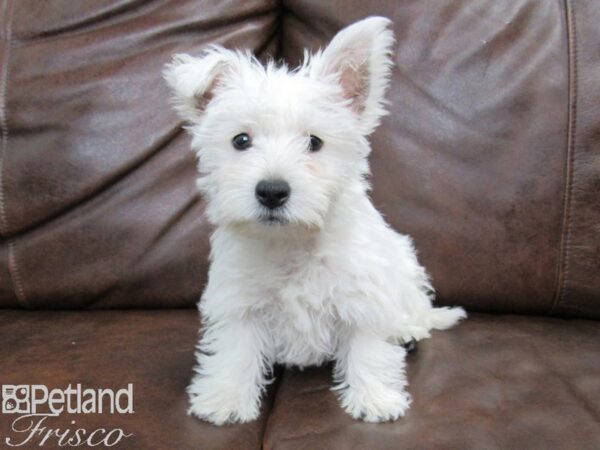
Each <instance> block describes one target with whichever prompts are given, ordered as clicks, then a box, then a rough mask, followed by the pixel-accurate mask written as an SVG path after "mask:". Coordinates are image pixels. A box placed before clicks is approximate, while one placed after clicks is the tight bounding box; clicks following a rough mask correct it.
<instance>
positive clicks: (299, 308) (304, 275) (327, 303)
mask: <svg viewBox="0 0 600 450" xmlns="http://www.w3.org/2000/svg"><path fill="white" fill-rule="evenodd" d="M288 269H290V268H288ZM274 288H275V289H274V290H273V291H272V293H273V295H272V298H271V301H270V302H269V304H268V305H267V306H266V311H265V312H266V317H268V326H269V329H270V332H271V335H272V336H273V342H274V345H275V346H276V354H277V359H278V360H279V362H281V363H284V364H293V365H300V366H304V365H314V364H320V363H321V362H323V361H324V360H326V359H328V358H329V357H330V356H331V354H333V352H334V351H335V347H336V345H337V334H338V327H337V322H338V317H337V313H336V308H335V295H334V292H335V283H334V281H333V280H332V278H331V274H330V273H329V271H328V269H327V267H325V266H324V265H323V264H319V263H314V262H313V263H312V264H311V265H309V266H303V267H302V268H299V267H295V268H294V267H291V269H290V270H288V271H287V272H285V273H282V274H281V276H280V277H279V279H278V281H277V283H276V286H274Z"/></svg>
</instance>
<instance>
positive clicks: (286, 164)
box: [165, 17, 465, 424]
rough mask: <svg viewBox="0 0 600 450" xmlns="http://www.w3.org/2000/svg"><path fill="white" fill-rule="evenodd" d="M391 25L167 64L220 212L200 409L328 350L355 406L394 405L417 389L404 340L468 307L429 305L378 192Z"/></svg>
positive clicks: (355, 410) (226, 409)
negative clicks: (300, 47) (375, 140)
mask: <svg viewBox="0 0 600 450" xmlns="http://www.w3.org/2000/svg"><path fill="white" fill-rule="evenodd" d="M389 25H390V21H389V20H388V19H385V18H381V17H372V18H368V19H365V20H362V21H360V22H357V23H355V24H353V25H351V26H349V27H348V28H346V29H344V30H342V31H341V32H340V33H339V34H338V35H337V36H335V38H334V39H333V41H332V42H331V44H330V45H329V46H328V47H327V48H326V49H325V50H323V51H322V52H319V53H317V54H314V55H308V54H306V55H305V61H304V64H303V65H302V66H301V67H300V68H298V69H296V70H288V69H287V68H286V67H281V66H278V65H276V64H274V63H269V64H268V65H267V66H266V67H264V66H262V65H261V64H260V63H259V62H258V61H257V60H256V59H255V58H254V57H252V56H251V55H250V54H249V53H247V52H246V53H242V52H234V51H231V50H226V49H224V48H222V47H218V46H212V47H210V48H208V49H206V50H205V51H204V53H203V54H202V55H201V56H200V57H191V56H188V55H176V56H175V57H174V60H173V62H172V63H171V64H169V65H168V66H167V68H166V70H165V78H166V80H167V82H168V84H169V85H170V87H171V88H172V90H173V92H174V97H175V103H176V108H177V110H178V112H179V113H180V114H181V115H182V117H183V118H184V119H185V120H186V121H187V122H188V123H189V127H188V131H189V132H190V133H191V135H192V137H193V140H192V149H193V150H194V151H195V152H196V153H197V155H198V158H199V164H198V168H199V171H200V177H199V179H198V187H199V188H200V190H201V192H202V193H203V194H204V196H205V199H206V200H207V202H208V207H207V215H208V218H209V220H210V221H211V223H212V224H213V225H214V226H215V230H214V233H213V234H212V236H211V243H212V253H211V267H210V271H209V281H208V285H207V286H206V290H205V292H204V294H203V296H202V299H201V301H200V304H199V309H200V311H201V315H202V319H203V322H204V330H203V335H202V338H201V340H200V344H199V353H198V355H197V357H198V366H197V368H196V375H195V377H194V379H193V380H192V384H191V386H190V387H189V390H188V392H189V394H190V397H191V406H190V409H189V412H190V413H191V414H193V415H195V416H198V417H200V418H202V419H205V420H208V421H210V422H212V423H215V424H224V423H228V422H247V421H250V420H253V419H256V418H257V416H258V415H259V411H260V400H261V395H262V394H263V392H264V390H265V386H266V385H267V384H268V383H269V382H270V381H271V380H270V376H271V374H272V367H273V364H275V363H281V364H284V365H287V366H299V367H305V366H309V365H318V364H321V363H323V362H324V361H329V360H333V361H335V371H334V379H335V383H336V386H335V390H336V391H337V393H338V394H339V397H340V400H341V404H342V406H343V408H344V409H345V410H346V411H347V412H348V413H349V414H350V415H351V416H352V417H355V418H361V419H363V420H366V421H372V422H379V421H387V420H394V419H396V418H398V417H399V416H402V415H404V413H405V412H406V410H407V408H408V406H409V404H410V396H409V394H408V393H407V392H406V384H407V382H406V375H405V354H406V351H405V349H404V348H403V347H402V346H401V345H399V344H401V343H403V342H407V341H410V340H411V339H413V338H414V339H417V340H418V339H422V338H425V337H428V336H429V332H430V330H431V329H445V328H448V327H450V326H452V325H454V324H455V323H456V322H457V321H458V320H460V319H461V318H463V317H465V312H464V311H463V310H462V309H460V308H434V307H432V304H431V301H432V297H433V295H432V288H431V285H430V283H429V279H428V276H427V273H426V272H425V269H424V268H423V267H422V266H421V265H419V263H418V261H417V257H416V254H415V250H414V248H413V245H412V242H411V239H410V238H409V237H408V236H404V235H401V234H398V233H396V232H395V231H393V230H392V229H391V228H390V227H389V226H388V225H387V224H386V223H385V221H384V219H383V218H382V217H381V215H380V214H379V213H378V212H377V210H375V208H374V207H373V205H372V204H371V201H370V200H369V196H368V190H369V183H368V182H367V180H366V176H367V175H368V174H369V164H368V160H367V158H368V156H369V152H370V147H369V142H368V140H367V137H368V136H369V135H370V134H371V133H372V132H373V130H374V129H375V128H376V127H377V125H378V124H379V121H380V119H381V117H382V116H383V115H384V114H385V113H386V112H385V109H384V93H385V89H386V87H387V84H388V79H389V73H390V68H391V65H392V61H391V54H392V53H391V49H392V44H393V41H394V38H393V34H392V32H391V31H390V29H389Z"/></svg>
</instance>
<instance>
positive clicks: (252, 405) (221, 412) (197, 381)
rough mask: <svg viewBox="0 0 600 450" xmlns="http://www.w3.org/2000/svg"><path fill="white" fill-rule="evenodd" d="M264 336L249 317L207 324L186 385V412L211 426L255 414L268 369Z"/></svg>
mask: <svg viewBox="0 0 600 450" xmlns="http://www.w3.org/2000/svg"><path fill="white" fill-rule="evenodd" d="M265 336H266V335H265V333H264V332H263V330H262V327H261V326H260V324H258V323H254V322H252V321H251V320H250V319H246V320H232V321H229V322H227V323H220V322H219V323H212V324H209V325H207V327H206V329H205V331H204V335H203V336H202V338H201V340H200V344H199V346H198V349H199V352H198V353H197V358H198V366H197V367H196V369H195V372H196V375H195V376H194V378H193V379H192V383H191V384H190V386H189V387H188V393H189V395H190V408H189V410H188V413H189V414H192V415H194V416H197V417H199V418H201V419H204V420H207V421H209V422H212V423H214V424H215V425H222V424H224V423H228V422H248V421H251V420H254V419H256V418H257V417H258V415H259V413H260V401H261V396H262V393H263V392H264V390H265V385H266V384H267V383H268V382H269V380H268V379H267V378H266V377H267V375H268V373H270V371H271V369H272V367H271V362H270V361H269V358H268V357H267V351H266V350H267V348H266V347H267V343H266V341H265Z"/></svg>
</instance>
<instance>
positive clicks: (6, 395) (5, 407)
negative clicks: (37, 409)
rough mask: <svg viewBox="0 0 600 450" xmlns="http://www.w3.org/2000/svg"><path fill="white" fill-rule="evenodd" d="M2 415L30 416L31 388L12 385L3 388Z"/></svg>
mask: <svg viewBox="0 0 600 450" xmlns="http://www.w3.org/2000/svg"><path fill="white" fill-rule="evenodd" d="M2 413H3V414H29V413H30V405H29V386H26V385H10V384H9V385H4V386H2Z"/></svg>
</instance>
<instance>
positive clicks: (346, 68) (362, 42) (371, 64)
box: [311, 17, 394, 135]
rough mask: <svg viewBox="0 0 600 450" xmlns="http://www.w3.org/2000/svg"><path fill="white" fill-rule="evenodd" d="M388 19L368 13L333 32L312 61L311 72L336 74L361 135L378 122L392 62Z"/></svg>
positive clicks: (383, 107) (392, 38) (390, 32)
mask: <svg viewBox="0 0 600 450" xmlns="http://www.w3.org/2000/svg"><path fill="white" fill-rule="evenodd" d="M391 23H392V22H391V21H390V20H389V19H387V18H385V17H369V18H367V19H363V20H361V21H359V22H356V23H354V24H352V25H350V26H348V27H346V28H344V29H343V30H341V31H340V32H339V33H338V34H336V35H335V37H334V38H333V40H332V41H331V43H330V44H329V45H328V46H327V48H325V50H323V52H322V53H321V54H318V55H316V56H315V57H314V58H313V60H312V62H311V75H312V76H317V77H319V76H321V77H322V76H335V77H337V81H338V83H339V84H340V85H341V88H342V93H343V95H344V97H345V99H346V100H347V101H348V102H349V106H350V108H351V109H352V110H353V111H354V112H355V113H356V114H358V116H359V119H360V123H361V129H362V131H363V134H364V135H369V134H371V133H372V132H373V130H374V129H375V128H376V127H377V125H379V122H380V120H381V117H382V116H384V115H385V114H386V113H387V112H386V110H385V100H384V96H385V91H386V89H387V86H388V84H389V76H390V71H391V66H392V58H391V56H392V45H393V44H394V34H393V33H392V31H391V30H390V25H391Z"/></svg>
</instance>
